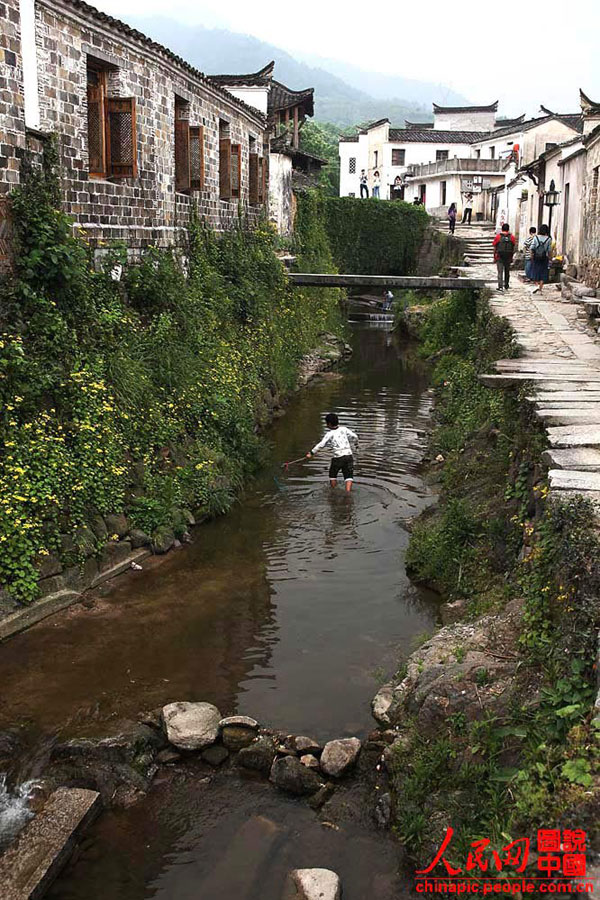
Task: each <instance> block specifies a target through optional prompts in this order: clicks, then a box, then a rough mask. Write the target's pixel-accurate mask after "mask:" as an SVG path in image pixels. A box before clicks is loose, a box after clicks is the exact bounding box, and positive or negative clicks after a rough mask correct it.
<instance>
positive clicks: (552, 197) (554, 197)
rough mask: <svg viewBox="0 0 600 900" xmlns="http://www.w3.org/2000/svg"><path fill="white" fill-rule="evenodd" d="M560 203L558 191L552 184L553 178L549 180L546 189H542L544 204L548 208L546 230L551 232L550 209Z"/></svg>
mask: <svg viewBox="0 0 600 900" xmlns="http://www.w3.org/2000/svg"><path fill="white" fill-rule="evenodd" d="M559 203H560V191H557V190H556V185H555V184H554V179H552V181H551V182H550V187H549V189H548V190H547V191H544V206H547V207H548V209H549V210H550V214H549V219H550V221H549V222H548V230H549V231H550V233H552V210H553V209H554V207H555V206H558V204H559Z"/></svg>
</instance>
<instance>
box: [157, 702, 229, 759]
mask: <svg viewBox="0 0 600 900" xmlns="http://www.w3.org/2000/svg"><path fill="white" fill-rule="evenodd" d="M162 719H163V724H164V728H165V732H166V735H167V738H168V739H169V742H170V743H171V744H173V746H174V747H178V748H179V749H180V750H203V749H204V748H205V747H210V745H211V744H214V742H215V741H216V740H217V738H218V736H219V722H220V721H221V713H220V712H219V710H218V709H217V707H216V706H213V705H212V703H190V702H188V701H180V702H178V703H168V704H167V705H166V706H163V709H162Z"/></svg>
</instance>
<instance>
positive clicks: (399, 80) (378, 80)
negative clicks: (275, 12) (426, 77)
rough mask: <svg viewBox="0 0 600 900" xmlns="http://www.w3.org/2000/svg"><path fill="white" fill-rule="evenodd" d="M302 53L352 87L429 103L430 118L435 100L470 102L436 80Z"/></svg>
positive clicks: (447, 103) (458, 103)
mask: <svg viewBox="0 0 600 900" xmlns="http://www.w3.org/2000/svg"><path fill="white" fill-rule="evenodd" d="M298 55H299V58H300V59H302V60H303V61H304V62H306V63H308V64H309V65H311V66H318V67H319V68H322V69H326V70H327V71H328V72H330V73H331V74H333V75H336V76H337V77H338V78H342V79H343V80H344V81H345V82H346V83H347V84H349V85H351V86H352V87H355V88H358V89H359V90H360V91H366V92H367V93H368V94H370V96H371V97H374V98H375V99H377V100H385V99H386V98H388V97H403V98H404V99H405V101H409V102H411V103H422V104H425V107H426V108H427V112H428V113H429V118H431V104H432V103H439V104H440V105H441V106H465V105H467V104H468V103H469V101H468V100H467V98H466V97H465V96H463V94H458V93H457V92H456V91H454V90H452V88H450V87H448V86H447V85H444V84H436V83H435V82H433V81H417V80H416V79H414V78H404V77H403V76H402V75H389V74H386V73H384V72H371V71H369V70H368V69H361V68H359V66H355V65H352V63H348V62H343V61H342V60H339V59H329V58H325V57H321V56H315V55H314V54H310V53H300V54H298Z"/></svg>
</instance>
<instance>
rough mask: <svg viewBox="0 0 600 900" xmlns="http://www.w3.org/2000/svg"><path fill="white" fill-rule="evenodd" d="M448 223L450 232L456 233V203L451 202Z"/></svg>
mask: <svg viewBox="0 0 600 900" xmlns="http://www.w3.org/2000/svg"><path fill="white" fill-rule="evenodd" d="M448 225H449V228H450V234H454V229H455V228H456V203H451V204H450V209H449V210H448Z"/></svg>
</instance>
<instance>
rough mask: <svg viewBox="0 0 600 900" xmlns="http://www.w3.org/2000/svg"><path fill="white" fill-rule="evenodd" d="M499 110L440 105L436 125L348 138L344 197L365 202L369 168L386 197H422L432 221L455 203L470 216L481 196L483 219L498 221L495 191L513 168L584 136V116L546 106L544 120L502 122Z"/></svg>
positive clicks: (377, 128)
mask: <svg viewBox="0 0 600 900" xmlns="http://www.w3.org/2000/svg"><path fill="white" fill-rule="evenodd" d="M497 111H498V103H497V102H496V103H492V104H489V105H488V106H464V107H442V106H438V105H437V104H434V105H433V115H434V118H433V122H431V123H428V124H425V125H423V124H414V123H411V122H406V123H405V128H392V127H391V126H390V122H389V120H388V119H384V120H381V121H379V122H375V123H373V124H372V125H369V126H367V127H366V128H364V129H361V131H360V132H359V133H358V134H357V135H354V136H352V137H342V138H340V167H341V178H340V195H342V196H346V195H350V196H358V193H359V189H358V179H359V176H360V172H361V170H362V169H364V170H365V172H366V173H367V177H368V181H369V185H370V186H372V182H373V174H374V172H375V171H377V172H378V173H379V175H380V178H381V181H382V185H383V188H382V191H381V196H382V197H386V198H389V199H404V200H408V201H409V202H410V201H412V200H413V199H414V198H416V197H418V198H419V199H420V200H421V201H422V202H423V203H424V205H425V207H426V209H427V211H428V212H430V213H431V214H432V215H442V216H445V214H446V210H447V208H448V206H449V205H450V204H451V203H456V204H457V208H458V210H459V213H461V212H462V208H463V201H464V197H465V196H466V195H467V194H472V195H473V215H474V218H476V219H488V218H495V216H496V209H495V207H494V203H495V201H496V195H495V194H494V193H493V191H494V189H499V188H503V187H504V185H505V181H506V178H505V170H506V168H507V164H508V163H509V162H511V161H512V162H514V163H515V164H516V165H522V164H526V163H528V162H530V161H532V160H533V159H535V158H536V156H537V155H538V154H539V153H541V152H543V151H545V150H546V149H548V148H549V147H551V146H554V145H555V144H557V143H560V142H561V141H564V140H567V139H569V138H572V137H573V136H574V135H576V134H578V132H579V131H580V130H581V127H582V125H581V123H582V118H581V115H580V114H578V113H577V114H558V113H553V112H551V111H550V110H547V109H545V108H544V107H542V112H543V113H544V115H543V116H540V117H537V118H531V119H528V120H526V119H525V116H524V115H521V116H518V117H516V118H514V119H502V118H498V117H497V115H496V114H497Z"/></svg>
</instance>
